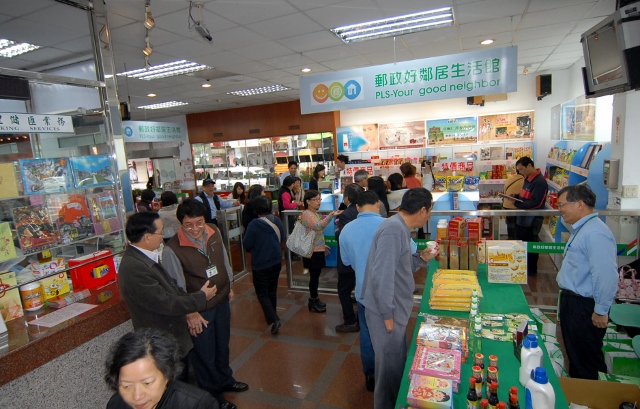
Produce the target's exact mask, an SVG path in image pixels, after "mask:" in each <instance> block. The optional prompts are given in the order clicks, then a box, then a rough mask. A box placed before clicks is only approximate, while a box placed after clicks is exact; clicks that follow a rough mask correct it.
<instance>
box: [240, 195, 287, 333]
mask: <svg viewBox="0 0 640 409" xmlns="http://www.w3.org/2000/svg"><path fill="white" fill-rule="evenodd" d="M249 205H250V206H252V207H253V210H254V211H255V213H256V214H257V215H258V218H256V219H254V220H252V221H251V222H250V223H249V226H248V227H247V231H246V232H245V234H244V240H243V244H244V248H245V250H246V251H248V252H250V253H251V270H252V272H253V287H254V288H255V289H256V296H257V297H258V301H259V302H260V306H261V307H262V312H264V317H265V319H266V320H267V324H270V325H271V333H272V334H277V333H278V331H279V330H280V326H281V325H282V324H281V323H280V318H279V317H278V314H277V313H276V303H277V293H278V277H279V276H280V270H281V269H282V247H281V246H280V243H284V240H285V236H284V227H282V222H280V219H278V218H277V217H275V216H274V215H272V214H271V201H270V200H269V198H267V197H266V196H258V197H256V198H254V199H251V202H250V204H249Z"/></svg>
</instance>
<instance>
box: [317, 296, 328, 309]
mask: <svg viewBox="0 0 640 409" xmlns="http://www.w3.org/2000/svg"><path fill="white" fill-rule="evenodd" d="M316 300H318V306H320V307H322V308H326V307H327V304H326V303H323V302H322V301H320V297H318V298H316Z"/></svg>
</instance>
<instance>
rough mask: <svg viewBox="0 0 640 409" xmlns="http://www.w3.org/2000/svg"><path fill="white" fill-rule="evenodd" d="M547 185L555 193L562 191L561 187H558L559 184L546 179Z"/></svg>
mask: <svg viewBox="0 0 640 409" xmlns="http://www.w3.org/2000/svg"><path fill="white" fill-rule="evenodd" d="M547 185H549V187H550V188H551V189H553V190H555V191H558V190H560V189H562V186H560V185H559V184H557V183H555V182H552V181H551V180H549V179H547Z"/></svg>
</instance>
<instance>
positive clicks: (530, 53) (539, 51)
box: [518, 46, 556, 60]
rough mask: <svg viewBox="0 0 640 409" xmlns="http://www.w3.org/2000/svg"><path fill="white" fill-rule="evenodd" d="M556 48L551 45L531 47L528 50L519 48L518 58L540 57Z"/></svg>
mask: <svg viewBox="0 0 640 409" xmlns="http://www.w3.org/2000/svg"><path fill="white" fill-rule="evenodd" d="M555 49H556V47H554V46H549V47H539V48H530V49H528V50H518V60H519V59H520V58H527V57H539V56H541V55H544V56H546V55H549V54H551V53H552V52H553V50H555Z"/></svg>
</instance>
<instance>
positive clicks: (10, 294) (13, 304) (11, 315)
mask: <svg viewBox="0 0 640 409" xmlns="http://www.w3.org/2000/svg"><path fill="white" fill-rule="evenodd" d="M17 284H18V282H17V280H16V273H14V272H13V271H5V272H2V273H0V314H2V319H3V321H5V322H7V321H11V320H14V319H16V318H20V317H22V316H23V315H24V311H22V301H21V300H20V290H18V289H17V288H14V289H12V290H9V291H6V289H7V288H9V287H13V286H15V285H17Z"/></svg>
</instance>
